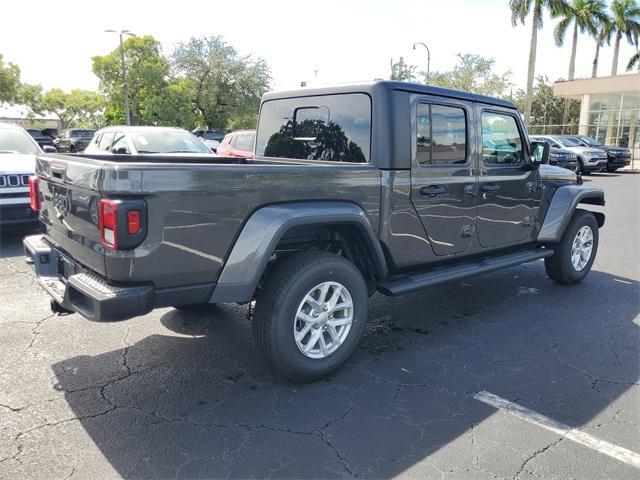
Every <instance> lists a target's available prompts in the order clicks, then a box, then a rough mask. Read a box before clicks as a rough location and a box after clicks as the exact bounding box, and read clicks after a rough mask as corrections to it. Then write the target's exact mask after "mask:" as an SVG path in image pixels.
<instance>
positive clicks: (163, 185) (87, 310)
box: [24, 81, 604, 381]
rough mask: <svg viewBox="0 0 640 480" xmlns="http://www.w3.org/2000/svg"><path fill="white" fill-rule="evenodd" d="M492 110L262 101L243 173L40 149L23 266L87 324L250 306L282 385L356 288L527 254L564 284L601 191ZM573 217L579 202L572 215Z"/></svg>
mask: <svg viewBox="0 0 640 480" xmlns="http://www.w3.org/2000/svg"><path fill="white" fill-rule="evenodd" d="M548 153H549V145H548V144H547V143H546V142H530V140H529V138H528V135H527V131H526V128H525V126H524V124H523V122H522V118H521V116H520V114H519V113H518V111H517V110H516V107H515V106H514V105H513V104H512V103H510V102H507V101H505V100H500V99H496V98H489V97H484V96H478V95H473V94H469V93H464V92H459V91H453V90H447V89H441V88H435V87H430V86H424V85H415V84H410V83H401V82H386V81H379V82H373V83H367V84H361V85H350V86H341V87H331V88H319V89H302V90H299V91H291V92H281V93H270V94H267V95H265V96H264V97H263V100H262V104H261V108H260V116H259V121H258V128H257V137H256V143H255V154H256V157H255V158H254V159H238V158H222V157H220V158H214V159H206V160H198V159H196V158H193V159H186V160H184V159H183V160H182V161H180V162H177V161H176V160H175V158H164V157H162V156H153V157H150V156H144V155H138V156H133V155H111V156H100V155H78V156H71V155H47V154H44V155H40V156H39V157H38V158H37V168H36V172H37V178H36V179H35V181H32V182H31V186H32V189H31V195H32V205H33V206H34V208H36V209H38V211H39V218H40V220H41V222H42V223H43V225H44V227H45V233H44V235H36V236H31V237H27V238H26V239H25V240H24V248H25V253H26V257H27V261H28V262H30V263H32V264H33V265H34V268H35V270H36V272H37V275H38V277H39V280H40V283H41V285H42V286H43V287H44V289H45V290H46V291H47V292H48V293H49V295H50V296H51V297H52V298H53V300H52V308H54V310H56V311H74V312H78V313H80V314H81V315H83V316H84V317H86V318H88V319H91V320H96V321H115V320H122V319H128V318H131V317H135V316H138V315H143V314H146V313H148V312H149V311H151V310H152V309H154V308H158V307H168V306H173V307H176V308H190V307H191V306H195V305H201V304H214V303H225V302H227V303H228V302H237V303H247V302H252V301H255V310H254V312H253V317H252V321H253V333H254V336H255V340H256V344H257V347H258V349H259V350H260V351H261V352H262V354H264V356H265V357H266V359H267V360H268V362H269V363H270V364H271V365H272V366H273V367H274V368H275V369H276V370H277V371H278V372H279V373H280V374H281V375H283V376H284V377H286V378H288V379H291V380H294V381H310V380H315V379H318V378H321V377H323V376H326V375H328V374H329V373H331V372H333V371H335V370H336V369H337V368H338V367H339V366H340V365H342V364H343V363H344V362H345V360H346V359H347V358H348V357H349V355H350V354H351V353H352V352H353V350H354V348H355V347H356V345H357V343H358V340H359V338H360V336H361V334H362V331H363V328H364V324H365V322H366V320H367V303H368V297H369V296H370V295H372V294H373V293H374V292H380V293H382V294H385V295H391V296H394V295H400V294H404V293H407V292H414V291H416V290H419V289H423V288H429V287H431V286H433V285H437V284H440V283H443V282H448V281H452V280H458V279H461V278H465V277H469V276H472V275H476V274H480V273H484V272H489V271H493V270H496V269H500V268H504V267H509V266H513V265H518V264H521V263H525V262H531V261H535V260H540V259H544V263H545V267H546V271H547V273H548V275H549V277H551V278H552V279H553V280H555V281H557V282H560V283H565V284H574V283H578V282H580V281H581V280H582V279H583V278H584V277H585V276H586V275H587V273H588V272H589V270H590V269H591V266H592V264H593V261H594V258H595V255H596V250H597V247H598V229H599V228H600V227H602V225H603V224H604V214H603V213H602V212H591V211H588V210H585V209H583V208H582V207H584V206H585V205H586V206H588V205H604V194H603V192H602V190H599V189H597V188H593V187H588V186H585V185H582V182H581V179H580V177H578V176H576V174H574V173H573V172H570V171H568V170H565V169H561V168H557V167H552V166H550V165H547V164H546V162H547V159H548ZM579 207H580V208H579Z"/></svg>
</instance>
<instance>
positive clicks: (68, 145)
mask: <svg viewBox="0 0 640 480" xmlns="http://www.w3.org/2000/svg"><path fill="white" fill-rule="evenodd" d="M94 133H95V130H89V129H85V128H70V129H68V130H65V131H64V132H62V134H61V135H60V136H59V137H58V138H56V139H55V140H54V141H53V145H54V146H55V147H56V149H57V150H58V151H59V152H69V153H76V152H82V151H84V149H85V148H87V145H89V142H91V139H92V138H93V134H94Z"/></svg>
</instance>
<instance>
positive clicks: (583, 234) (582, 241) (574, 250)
mask: <svg viewBox="0 0 640 480" xmlns="http://www.w3.org/2000/svg"><path fill="white" fill-rule="evenodd" d="M592 251H593V231H592V230H591V227H589V226H587V225H585V226H584V227H582V228H581V229H580V230H578V233H576V236H575V237H574V239H573V244H572V245H571V264H572V265H573V268H574V269H575V270H576V271H577V272H580V271H582V270H584V268H585V267H586V266H587V264H588V263H589V260H590V259H591V253H592Z"/></svg>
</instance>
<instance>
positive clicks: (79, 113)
mask: <svg viewBox="0 0 640 480" xmlns="http://www.w3.org/2000/svg"><path fill="white" fill-rule="evenodd" d="M41 105H42V109H43V110H46V111H48V112H52V113H55V114H56V115H57V116H58V118H59V119H60V121H61V122H62V128H63V129H65V128H69V127H70V126H72V125H73V126H77V127H98V126H100V125H101V123H102V112H103V110H104V98H103V97H102V96H101V95H100V94H98V93H96V92H92V91H89V90H80V89H74V90H71V91H70V92H69V93H67V92H64V91H63V90H61V89H59V88H52V89H51V90H48V91H47V92H45V93H44V95H42V100H41Z"/></svg>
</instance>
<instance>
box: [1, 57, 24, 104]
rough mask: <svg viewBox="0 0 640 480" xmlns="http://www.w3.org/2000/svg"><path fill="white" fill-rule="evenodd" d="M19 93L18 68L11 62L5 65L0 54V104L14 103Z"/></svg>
mask: <svg viewBox="0 0 640 480" xmlns="http://www.w3.org/2000/svg"><path fill="white" fill-rule="evenodd" d="M19 91H20V68H19V67H18V66H17V65H14V64H13V63H11V62H8V63H5V62H4V61H3V60H2V54H0V102H9V103H13V102H15V101H16V100H17V99H18V94H19Z"/></svg>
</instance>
